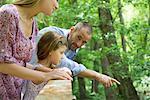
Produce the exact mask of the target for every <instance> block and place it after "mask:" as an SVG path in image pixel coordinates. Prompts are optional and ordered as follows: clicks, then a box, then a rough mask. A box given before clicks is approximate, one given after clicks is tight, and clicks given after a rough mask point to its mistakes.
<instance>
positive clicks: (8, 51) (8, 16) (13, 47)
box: [0, 4, 38, 100]
mask: <svg viewBox="0 0 150 100" xmlns="http://www.w3.org/2000/svg"><path fill="white" fill-rule="evenodd" d="M37 31H38V29H37V27H36V24H35V21H34V22H33V31H32V36H31V38H30V39H29V38H26V37H25V36H24V34H23V33H22V31H21V29H20V27H19V14H18V11H17V8H16V7H15V6H14V5H12V4H9V5H8V4H7V5H3V6H2V7H1V8H0V63H15V64H18V65H21V66H24V67H25V64H26V62H28V61H30V59H31V53H32V51H33V49H34V47H33V43H34V38H35V36H36V35H37ZM1 67H2V66H1ZM3 67H5V66H3ZM22 83H23V80H22V79H20V78H17V77H14V76H11V75H8V74H3V73H0V100H20V99H21V88H22Z"/></svg>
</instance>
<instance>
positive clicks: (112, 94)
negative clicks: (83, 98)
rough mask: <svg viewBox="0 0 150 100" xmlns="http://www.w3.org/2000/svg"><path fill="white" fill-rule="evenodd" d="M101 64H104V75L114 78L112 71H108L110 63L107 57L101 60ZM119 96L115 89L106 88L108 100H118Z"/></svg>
mask: <svg viewBox="0 0 150 100" xmlns="http://www.w3.org/2000/svg"><path fill="white" fill-rule="evenodd" d="M101 63H102V73H103V74H105V75H109V76H112V74H111V73H110V71H109V69H108V67H109V61H108V59H107V57H103V58H102V59H101ZM114 91H115V92H114ZM117 94H118V91H116V89H114V88H113V87H110V88H105V95H106V100H116V98H117Z"/></svg>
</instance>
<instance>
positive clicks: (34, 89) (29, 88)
mask: <svg viewBox="0 0 150 100" xmlns="http://www.w3.org/2000/svg"><path fill="white" fill-rule="evenodd" d="M66 49H67V40H66V39H65V38H64V37H62V36H59V35H57V33H54V32H51V31H49V32H47V33H45V34H44V35H43V36H42V37H41V39H40V40H39V42H38V45H37V57H38V63H37V65H36V66H42V67H43V66H45V67H48V68H50V69H49V71H51V70H58V71H66V72H68V73H69V74H70V75H71V71H70V70H69V69H67V68H55V69H53V67H54V65H57V64H58V63H59V62H60V60H61V58H62V56H63V54H64V52H65V50H66ZM42 71H44V70H42ZM46 71H47V70H46ZM54 74H55V73H54ZM46 83H47V82H43V83H40V84H39V83H38V82H36V83H33V82H32V81H27V83H26V91H25V94H24V96H23V100H34V99H35V97H36V96H37V95H38V93H39V91H40V90H41V89H42V88H43V87H44V85H45V84H46ZM36 84H38V85H36Z"/></svg>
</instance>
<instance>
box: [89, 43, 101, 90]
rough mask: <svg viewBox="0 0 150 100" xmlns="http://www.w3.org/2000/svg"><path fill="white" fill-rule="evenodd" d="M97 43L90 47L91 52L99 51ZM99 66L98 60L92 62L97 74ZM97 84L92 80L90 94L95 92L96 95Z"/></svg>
mask: <svg viewBox="0 0 150 100" xmlns="http://www.w3.org/2000/svg"><path fill="white" fill-rule="evenodd" d="M99 45H100V44H99V43H98V42H97V41H94V43H93V45H92V50H97V49H99ZM99 66H100V63H99V60H98V59H95V60H94V68H93V69H94V71H96V72H99ZM98 84H99V82H98V81H96V80H92V90H91V92H95V93H98Z"/></svg>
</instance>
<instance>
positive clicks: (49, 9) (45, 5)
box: [41, 0, 58, 16]
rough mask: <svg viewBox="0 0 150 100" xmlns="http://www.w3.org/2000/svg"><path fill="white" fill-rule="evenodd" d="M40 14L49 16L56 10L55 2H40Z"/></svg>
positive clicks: (54, 0)
mask: <svg viewBox="0 0 150 100" xmlns="http://www.w3.org/2000/svg"><path fill="white" fill-rule="evenodd" d="M41 2H42V3H41V5H42V8H41V9H42V12H43V13H44V14H45V15H48V16H50V15H51V14H52V13H53V11H55V10H56V9H57V8H58V2H57V0H41Z"/></svg>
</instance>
